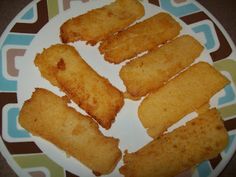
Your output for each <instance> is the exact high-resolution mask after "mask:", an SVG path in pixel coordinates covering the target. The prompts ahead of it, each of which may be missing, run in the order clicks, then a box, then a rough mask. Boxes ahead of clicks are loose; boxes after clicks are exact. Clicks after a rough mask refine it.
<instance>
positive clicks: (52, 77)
mask: <svg viewBox="0 0 236 177" xmlns="http://www.w3.org/2000/svg"><path fill="white" fill-rule="evenodd" d="M35 65H36V66H37V67H38V68H39V70H40V72H41V74H42V76H43V77H45V78H46V79H48V80H49V81H50V82H51V83H52V84H53V85H55V86H58V87H59V88H60V89H61V90H62V91H64V92H65V93H66V94H67V95H68V97H69V98H70V99H72V100H73V101H74V102H75V103H77V104H78V105H79V106H80V107H81V108H82V109H84V110H85V111H86V112H87V113H88V114H89V115H91V116H92V117H93V118H94V119H95V120H96V121H97V122H98V123H99V124H100V125H101V126H102V127H104V128H106V129H109V128H110V127H111V124H112V123H113V121H114V120H115V117H116V114H117V113H118V112H119V110H120V109H121V107H122V106H123V104H124V98H123V94H122V93H121V92H120V91H119V90H118V89H117V88H115V87H114V86H112V85H111V83H110V82H109V81H108V80H107V79H105V78H104V77H102V76H100V75H99V74H98V73H96V71H94V70H93V69H92V68H91V67H90V66H89V65H88V64H87V63H86V62H85V61H84V60H83V59H82V58H81V56H80V55H79V53H78V52H77V51H76V49H75V48H74V47H72V46H69V45H65V44H57V45H53V46H51V47H49V48H48V49H44V51H43V52H42V53H41V54H37V56H36V59H35Z"/></svg>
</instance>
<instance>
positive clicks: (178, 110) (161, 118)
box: [138, 62, 229, 138]
mask: <svg viewBox="0 0 236 177" xmlns="http://www.w3.org/2000/svg"><path fill="white" fill-rule="evenodd" d="M228 83H229V80H228V79H227V78H225V77H224V76H223V75H222V74H221V73H220V72H218V71H217V70H216V69H215V68H213V67H212V66H211V65H210V64H208V63H205V62H199V63H197V64H195V65H193V66H191V67H190V68H188V69H187V70H186V71H184V72H183V73H181V74H179V76H177V77H176V78H174V79H173V80H171V81H170V82H169V83H167V84H166V85H164V86H163V87H161V88H160V89H158V90H157V91H155V92H153V93H151V94H149V95H148V96H147V97H146V98H145V99H144V100H143V101H142V103H141V104H140V106H139V108H138V116H139V119H140V121H141V122H142V124H143V126H144V127H145V128H147V133H148V134H149V135H150V136H151V137H153V138H156V137H158V136H160V135H161V133H163V132H164V131H165V130H166V129H167V128H168V127H170V126H171V125H172V124H174V123H176V122H177V121H178V120H180V119H181V118H182V117H184V116H185V115H187V114H189V113H191V112H193V111H195V110H196V109H198V108H199V107H201V106H202V105H204V104H206V103H208V102H209V100H210V98H211V97H212V96H213V95H214V94H215V93H217V92H218V91H220V90H221V89H222V88H224V87H225V86H226V85H227V84H228Z"/></svg>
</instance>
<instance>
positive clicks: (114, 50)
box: [99, 12, 181, 64]
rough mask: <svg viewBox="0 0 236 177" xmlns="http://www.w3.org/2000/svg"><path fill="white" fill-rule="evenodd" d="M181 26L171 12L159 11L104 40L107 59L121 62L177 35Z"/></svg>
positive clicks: (103, 47) (112, 61)
mask: <svg viewBox="0 0 236 177" xmlns="http://www.w3.org/2000/svg"><path fill="white" fill-rule="evenodd" d="M180 30H181V26H180V25H179V23H178V22H176V21H175V20H174V19H173V18H172V17H171V16H170V15H169V14H167V13H163V12H162V13H159V14H156V15H154V16H152V17H150V18H148V19H146V20H144V21H142V22H140V23H137V24H135V25H133V26H131V27H129V28H127V29H126V30H124V31H121V32H119V33H117V34H115V35H113V36H110V37H108V38H107V39H106V40H104V41H102V43H101V44H100V46H99V50H100V53H101V54H104V58H105V60H107V61H108V62H111V63H116V64H117V63H121V62H122V61H124V60H126V59H130V58H132V57H135V56H136V55H137V54H139V53H141V52H144V51H147V50H150V49H152V48H154V47H156V46H157V45H159V44H163V43H165V42H166V41H168V40H170V39H172V38H174V37H176V36H177V35H178V34H179V32H180Z"/></svg>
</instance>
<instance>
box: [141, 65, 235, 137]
mask: <svg viewBox="0 0 236 177" xmlns="http://www.w3.org/2000/svg"><path fill="white" fill-rule="evenodd" d="M196 67H201V68H202V67H203V68H205V69H207V70H209V69H210V71H209V72H211V73H212V72H214V73H215V76H216V77H218V78H219V82H221V87H220V86H218V87H217V88H216V89H214V90H212V96H213V95H214V94H215V93H216V92H218V91H220V90H221V89H222V88H223V87H224V86H225V85H227V84H229V82H230V81H229V80H228V79H227V78H226V77H225V76H224V75H222V74H221V73H220V72H219V71H217V70H216V69H215V68H214V67H213V66H211V65H210V64H208V63H206V62H199V63H196V64H194V65H192V66H191V67H190V68H189V69H187V70H185V71H184V72H182V73H181V74H179V75H178V76H177V77H175V78H174V79H173V80H171V81H170V82H169V83H167V84H166V85H165V86H164V87H161V88H160V89H159V90H157V91H155V92H153V93H151V94H149V95H148V96H147V97H146V98H145V99H144V100H143V101H142V102H141V104H140V105H139V108H138V116H139V119H140V121H141V122H142V124H143V126H144V127H145V128H147V133H148V135H149V136H151V137H153V138H156V137H158V136H160V135H161V134H162V133H163V132H164V131H166V129H167V128H168V127H169V126H170V125H172V124H173V123H175V122H177V121H178V120H180V119H181V118H182V117H183V116H184V115H186V114H188V113H190V112H192V111H194V109H197V108H199V107H201V106H202V105H204V104H206V103H207V102H208V101H209V100H204V101H202V104H201V105H198V107H196V106H194V105H193V106H192V110H191V111H190V110H188V111H187V110H185V111H182V113H181V115H182V116H181V117H176V116H175V117H173V116H172V117H170V116H169V117H168V119H162V120H163V122H162V123H164V124H162V125H161V124H160V123H161V122H160V121H159V122H158V123H157V122H152V123H150V121H149V123H148V125H152V126H148V125H147V120H146V119H147V116H145V115H144V114H146V113H147V107H146V108H144V104H147V102H148V104H149V105H150V99H151V97H153V95H155V94H158V92H159V91H161V90H163V89H165V88H166V87H168V88H169V87H170V84H171V87H174V86H173V83H175V82H179V80H183V79H182V76H186V74H187V73H189V71H190V70H191V71H192V70H196ZM190 77H191V76H190ZM168 84H169V85H168ZM209 94H210V93H209ZM172 97H173V95H172ZM209 99H210V98H209ZM179 102H182V101H179ZM152 104H153V105H155V103H154V102H153V103H152ZM175 105H176V104H175ZM145 106H147V105H145ZM145 109H146V111H145ZM165 109H167V110H169V109H170V108H164V110H163V111H164V112H166V111H165ZM180 109H183V108H180ZM189 109H190V108H189ZM144 111H145V113H144ZM200 111H201V110H200ZM172 113H173V110H172ZM173 114H174V113H173ZM175 114H176V113H175ZM158 116H160V112H159V114H158ZM152 117H153V116H152ZM160 125H161V126H160ZM158 127H159V128H158Z"/></svg>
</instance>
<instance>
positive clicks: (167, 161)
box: [120, 109, 228, 177]
mask: <svg viewBox="0 0 236 177" xmlns="http://www.w3.org/2000/svg"><path fill="white" fill-rule="evenodd" d="M227 143H228V134H227V131H226V129H225V127H224V124H223V122H222V120H221V117H220V115H219V113H218V112H217V110H216V109H211V110H209V111H207V112H205V113H204V114H201V115H199V116H198V117H197V118H195V119H193V120H191V121H189V122H187V124H186V125H185V126H182V127H180V128H178V129H175V130H174V131H173V132H171V133H167V134H164V135H163V136H161V137H160V138H158V139H155V140H153V141H152V142H150V143H148V144H147V145H145V146H144V147H142V148H141V149H139V150H138V151H137V152H134V153H126V154H125V156H124V166H123V167H121V168H120V172H121V173H122V174H124V176H125V177H147V176H148V177H173V176H176V175H177V174H179V173H181V172H183V171H185V170H187V169H189V168H191V167H193V166H194V165H196V164H198V163H200V162H202V161H204V160H207V159H211V158H214V157H216V156H217V155H218V153H220V152H221V151H222V150H223V149H224V148H225V147H226V145H227Z"/></svg>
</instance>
